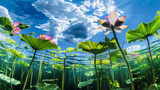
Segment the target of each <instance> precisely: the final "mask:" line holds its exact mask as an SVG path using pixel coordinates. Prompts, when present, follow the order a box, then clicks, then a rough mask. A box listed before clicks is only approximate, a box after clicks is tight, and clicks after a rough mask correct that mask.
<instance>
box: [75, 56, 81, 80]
mask: <svg viewBox="0 0 160 90" xmlns="http://www.w3.org/2000/svg"><path fill="white" fill-rule="evenodd" d="M74 63H75V66H74V71H75V74H76V77H77V80H78V83H79V82H80V81H79V78H78V75H77V72H76V60H75V55H74Z"/></svg>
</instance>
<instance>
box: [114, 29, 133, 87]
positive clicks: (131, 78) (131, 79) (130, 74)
mask: <svg viewBox="0 0 160 90" xmlns="http://www.w3.org/2000/svg"><path fill="white" fill-rule="evenodd" d="M112 32H113V35H114V38H115V40H116V42H117V45H118V47H119V49H120V51H121V53H122V55H123V58H124V60H125V62H126V64H127V67H128V71H129V76H130V81H131V88H132V90H135V89H134V82H133V77H132V73H131V69H130V66H129V63H128V61H127V58H126V56H125V54H124V53H123V50H122V48H121V46H120V44H119V42H118V39H117V36H116V33H115V31H114V27H112Z"/></svg>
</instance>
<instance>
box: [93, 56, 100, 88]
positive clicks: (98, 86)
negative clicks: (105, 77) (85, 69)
mask: <svg viewBox="0 0 160 90" xmlns="http://www.w3.org/2000/svg"><path fill="white" fill-rule="evenodd" d="M96 56H97V55H96V54H95V56H94V68H95V72H96V76H97V90H100V85H99V77H98V73H97V68H96Z"/></svg>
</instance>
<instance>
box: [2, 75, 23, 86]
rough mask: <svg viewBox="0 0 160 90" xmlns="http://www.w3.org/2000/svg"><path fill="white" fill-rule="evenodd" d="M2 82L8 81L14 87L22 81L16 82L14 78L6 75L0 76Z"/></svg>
mask: <svg viewBox="0 0 160 90" xmlns="http://www.w3.org/2000/svg"><path fill="white" fill-rule="evenodd" d="M0 80H3V81H6V82H7V83H11V84H13V85H18V84H20V81H17V80H15V79H14V78H10V77H8V76H6V75H4V74H0Z"/></svg>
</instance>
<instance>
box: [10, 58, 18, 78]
mask: <svg viewBox="0 0 160 90" xmlns="http://www.w3.org/2000/svg"><path fill="white" fill-rule="evenodd" d="M16 59H17V56H14V59H13V63H12V73H11V74H12V77H11V78H13V74H14V70H13V68H14V63H15V61H16Z"/></svg>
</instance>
